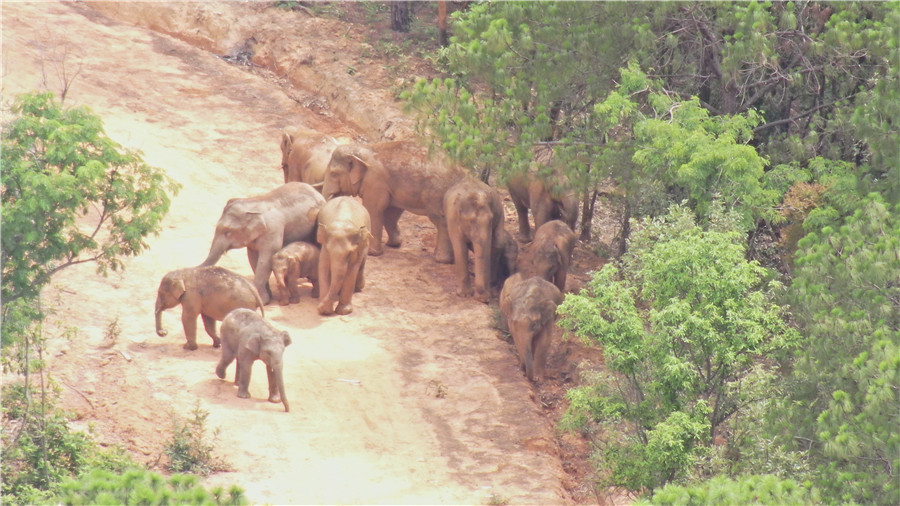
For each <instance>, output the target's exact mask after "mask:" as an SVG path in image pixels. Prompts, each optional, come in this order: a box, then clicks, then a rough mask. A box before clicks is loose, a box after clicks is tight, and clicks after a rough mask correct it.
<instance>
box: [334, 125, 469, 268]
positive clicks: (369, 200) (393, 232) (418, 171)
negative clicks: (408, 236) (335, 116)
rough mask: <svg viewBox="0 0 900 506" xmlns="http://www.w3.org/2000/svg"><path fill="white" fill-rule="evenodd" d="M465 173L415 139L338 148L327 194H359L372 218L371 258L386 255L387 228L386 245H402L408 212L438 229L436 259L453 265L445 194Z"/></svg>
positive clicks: (344, 145)
mask: <svg viewBox="0 0 900 506" xmlns="http://www.w3.org/2000/svg"><path fill="white" fill-rule="evenodd" d="M465 175H466V171H465V169H463V168H462V167H459V166H456V165H451V164H449V163H447V161H446V159H445V158H444V157H443V156H441V155H438V154H434V155H430V154H429V152H428V149H426V148H424V147H422V146H421V145H419V144H417V143H416V142H413V141H391V142H381V143H376V144H368V145H360V144H343V145H340V146H338V147H337V148H335V150H334V153H332V155H331V161H330V162H329V163H328V170H327V171H326V172H325V182H324V185H323V188H322V195H324V196H325V199H326V200H327V199H331V198H333V197H336V196H339V195H345V196H360V197H362V203H363V205H364V206H365V207H366V209H367V210H368V211H369V215H370V216H371V218H372V237H373V240H372V242H371V244H370V245H369V254H370V255H373V256H377V255H381V254H382V253H384V249H383V246H382V228H384V229H385V230H387V235H388V238H387V245H388V246H391V247H400V245H401V243H402V241H401V238H400V229H399V228H398V226H397V221H398V220H399V219H400V215H401V214H402V213H403V211H409V212H411V213H413V214H418V215H423V216H427V217H428V219H429V220H431V222H432V223H433V224H434V226H435V227H436V228H437V244H436V245H435V250H434V257H435V260H437V261H438V262H440V263H450V262H452V261H453V249H452V246H451V244H450V238H449V237H448V235H447V222H446V219H445V218H444V206H443V202H444V194H445V193H446V192H447V190H448V189H449V188H450V187H451V186H453V185H454V184H456V183H457V182H458V181H459V180H461V179H462V178H463V177H464V176H465Z"/></svg>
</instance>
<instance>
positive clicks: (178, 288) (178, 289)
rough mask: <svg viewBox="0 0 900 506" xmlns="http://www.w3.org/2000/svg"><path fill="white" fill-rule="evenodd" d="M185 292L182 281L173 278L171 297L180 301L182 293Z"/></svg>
mask: <svg viewBox="0 0 900 506" xmlns="http://www.w3.org/2000/svg"><path fill="white" fill-rule="evenodd" d="M186 291H187V289H186V288H185V287H184V280H183V279H181V278H175V280H174V281H173V282H172V296H173V297H175V298H176V299H178V300H181V298H182V297H183V296H184V292H186Z"/></svg>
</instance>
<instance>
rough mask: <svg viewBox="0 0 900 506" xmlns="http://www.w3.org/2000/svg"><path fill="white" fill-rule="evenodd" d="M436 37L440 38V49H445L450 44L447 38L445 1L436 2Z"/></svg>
mask: <svg viewBox="0 0 900 506" xmlns="http://www.w3.org/2000/svg"><path fill="white" fill-rule="evenodd" d="M438 35H439V37H440V43H441V47H447V44H448V43H449V42H450V40H449V37H448V36H447V1H446V0H440V1H439V2H438Z"/></svg>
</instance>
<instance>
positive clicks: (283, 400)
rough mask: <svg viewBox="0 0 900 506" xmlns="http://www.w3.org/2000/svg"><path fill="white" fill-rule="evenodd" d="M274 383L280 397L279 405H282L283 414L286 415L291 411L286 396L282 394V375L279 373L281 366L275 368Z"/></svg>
mask: <svg viewBox="0 0 900 506" xmlns="http://www.w3.org/2000/svg"><path fill="white" fill-rule="evenodd" d="M274 369H275V382H276V383H277V384H278V395H280V396H281V403H282V404H284V412H285V413H288V412H290V411H291V407H290V405H289V404H288V400H287V395H285V393H284V374H283V373H282V372H281V364H278V365H277V366H275V368H274Z"/></svg>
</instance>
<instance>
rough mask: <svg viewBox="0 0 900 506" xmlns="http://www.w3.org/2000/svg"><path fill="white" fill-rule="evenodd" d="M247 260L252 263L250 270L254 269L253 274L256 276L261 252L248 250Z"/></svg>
mask: <svg viewBox="0 0 900 506" xmlns="http://www.w3.org/2000/svg"><path fill="white" fill-rule="evenodd" d="M247 260H248V261H249V262H250V268H251V269H253V274H256V262H258V261H259V251H257V250H255V249H253V248H247Z"/></svg>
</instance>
